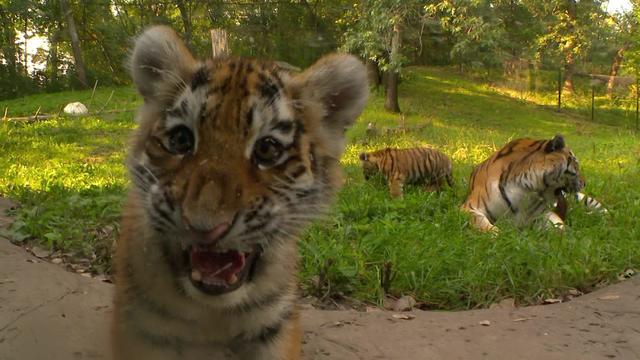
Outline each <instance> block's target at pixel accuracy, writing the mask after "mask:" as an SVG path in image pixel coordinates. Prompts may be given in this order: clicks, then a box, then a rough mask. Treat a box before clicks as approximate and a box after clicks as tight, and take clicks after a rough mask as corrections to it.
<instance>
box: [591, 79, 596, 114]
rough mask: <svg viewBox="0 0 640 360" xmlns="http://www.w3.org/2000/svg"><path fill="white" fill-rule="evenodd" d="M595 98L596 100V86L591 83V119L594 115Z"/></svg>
mask: <svg viewBox="0 0 640 360" xmlns="http://www.w3.org/2000/svg"><path fill="white" fill-rule="evenodd" d="M595 100H596V87H595V86H594V85H591V121H593V120H594V115H595Z"/></svg>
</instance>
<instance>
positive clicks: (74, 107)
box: [63, 101, 89, 116]
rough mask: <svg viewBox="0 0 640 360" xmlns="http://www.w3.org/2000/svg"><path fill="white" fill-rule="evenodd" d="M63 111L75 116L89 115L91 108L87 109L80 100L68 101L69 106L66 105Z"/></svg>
mask: <svg viewBox="0 0 640 360" xmlns="http://www.w3.org/2000/svg"><path fill="white" fill-rule="evenodd" d="M63 111H64V113H65V114H68V115H74V116H79V115H87V114H88V113H89V109H87V107H86V106H85V105H84V104H83V103H81V102H78V101H76V102H72V103H68V104H67V106H65V107H64V110H63Z"/></svg>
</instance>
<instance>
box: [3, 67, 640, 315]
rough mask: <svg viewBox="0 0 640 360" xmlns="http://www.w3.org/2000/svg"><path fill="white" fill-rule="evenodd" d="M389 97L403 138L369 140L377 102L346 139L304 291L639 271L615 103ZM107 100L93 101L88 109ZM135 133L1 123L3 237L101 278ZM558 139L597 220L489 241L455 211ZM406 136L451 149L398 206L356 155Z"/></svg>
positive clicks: (453, 83) (439, 93)
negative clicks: (436, 189) (571, 106)
mask: <svg viewBox="0 0 640 360" xmlns="http://www.w3.org/2000/svg"><path fill="white" fill-rule="evenodd" d="M400 91H401V99H402V102H403V103H402V106H403V108H404V109H405V114H404V116H405V122H406V127H407V129H408V130H407V131H406V133H404V134H403V133H402V131H399V132H398V131H396V132H394V133H393V135H385V132H384V131H381V135H379V136H376V137H372V138H371V137H367V135H366V127H367V124H368V123H369V122H374V123H375V124H376V125H377V127H378V128H379V129H381V130H382V129H383V128H384V127H395V126H397V123H398V118H397V115H392V114H389V113H387V112H385V111H383V110H382V108H383V102H384V99H383V98H381V97H380V96H375V95H374V96H372V98H371V101H370V104H369V105H368V106H367V108H366V110H365V112H364V114H363V115H362V117H361V118H360V119H359V121H358V123H357V124H356V126H355V127H354V128H353V129H351V130H350V131H349V132H348V138H349V142H348V146H347V149H346V153H345V155H344V157H343V159H342V163H343V165H344V168H345V173H346V184H345V186H344V188H343V190H342V191H340V193H339V196H338V199H337V202H336V204H335V206H333V208H332V211H331V212H330V215H329V217H328V218H327V219H326V220H324V221H320V222H318V223H316V224H315V225H314V226H312V227H311V229H309V231H307V232H306V233H305V235H304V236H303V237H302V239H301V241H300V249H301V253H302V260H301V270H302V274H301V284H302V287H303V289H304V291H305V292H307V293H312V294H321V295H326V296H334V295H336V294H337V293H339V292H341V293H343V294H347V295H350V296H354V297H356V298H358V299H362V300H366V301H370V302H380V301H381V299H382V297H383V295H384V291H383V289H382V288H383V287H382V285H381V277H382V276H385V271H386V273H387V275H388V273H389V272H391V273H392V274H391V275H392V276H390V277H391V278H393V280H392V281H390V283H389V284H388V285H389V286H388V291H389V292H390V293H391V294H394V295H401V294H412V295H414V296H415V297H416V299H418V300H419V301H421V302H423V303H425V304H426V305H427V306H428V307H431V308H438V309H463V308H475V307H482V306H487V305H488V304H490V303H492V302H495V301H498V300H500V299H503V298H508V297H514V298H516V299H517V301H518V302H520V303H535V302H537V301H539V300H540V299H541V298H544V297H548V296H561V295H562V294H563V293H564V292H565V291H566V290H567V289H569V288H572V287H573V288H578V289H580V290H589V289H591V288H592V287H593V286H594V284H596V283H598V282H600V281H606V280H611V279H614V278H615V276H616V274H618V273H619V272H621V271H623V270H624V269H626V268H636V269H637V268H638V267H639V266H640V255H639V253H638V251H637V249H638V246H640V223H638V221H637V218H638V217H639V216H640V201H638V199H640V192H639V190H638V189H640V172H639V170H638V169H640V167H639V165H640V157H639V156H640V155H639V154H640V146H639V145H638V135H637V134H636V133H635V132H633V131H631V130H629V129H628V124H625V123H621V122H620V121H619V117H618V116H617V113H615V111H614V110H615V109H611V110H607V109H605V110H602V111H603V112H604V113H610V115H609V116H608V117H606V118H603V119H604V120H603V121H604V122H605V123H606V124H601V123H599V122H594V123H592V122H589V121H586V119H587V117H583V116H580V115H578V114H576V113H574V112H572V111H570V110H569V111H566V112H563V113H557V112H555V111H554V110H553V107H552V106H546V105H545V102H544V101H543V100H544V99H542V98H531V100H530V101H529V102H527V101H522V100H516V99H514V98H513V97H510V96H509V93H508V92H506V91H505V92H503V93H497V92H496V91H495V89H494V88H489V87H488V86H485V85H483V84H481V83H474V82H469V81H468V80H467V79H465V78H463V77H460V76H459V75H455V74H454V73H452V72H450V71H449V70H447V69H442V68H438V69H435V68H416V67H410V68H407V69H406V70H405V80H404V81H403V83H402V85H401V87H400ZM109 94H110V90H107V91H106V92H104V91H103V92H100V93H99V95H96V97H97V96H100V102H102V101H104V100H103V99H104V97H105V96H108V95H109ZM134 96H135V95H134V94H133V91H132V90H131V89H128V88H122V89H120V90H118V91H116V94H115V95H114V97H113V100H112V102H113V104H118V107H119V108H123V107H124V108H129V107H133V106H135V105H136V104H135V102H134V101H133V100H132V99H133V97H134ZM88 97H90V91H85V92H75V93H63V94H58V95H57V96H50V95H48V96H46V97H45V96H42V95H38V96H33V97H29V98H28V99H27V101H24V100H22V99H19V100H14V101H11V102H3V103H2V104H0V105H1V106H8V107H9V108H11V109H16V111H18V112H22V113H24V114H32V113H33V112H35V109H36V108H37V106H42V108H43V109H45V108H46V109H58V108H59V107H60V105H61V104H64V103H66V102H68V101H70V100H71V99H75V98H83V99H87V98H88ZM29 106H31V108H29ZM418 125H419V126H420V127H417V126H418ZM134 126H135V125H134V123H133V114H131V113H121V114H116V115H113V114H110V115H109V116H105V118H102V119H98V118H93V117H89V118H83V119H77V118H73V119H67V118H60V119H57V120H51V121H43V122H37V123H14V122H8V123H7V122H5V123H0V172H1V173H2V174H3V176H2V177H1V178H0V195H1V196H9V197H12V198H15V199H16V200H18V201H19V202H20V204H21V206H20V208H19V209H18V210H17V213H16V216H17V221H16V223H15V225H14V226H13V228H12V231H13V233H14V235H15V236H16V237H17V240H22V241H39V242H41V243H42V244H45V245H49V246H52V247H53V248H55V249H62V250H64V251H72V252H79V253H80V254H82V255H83V256H87V257H89V258H90V259H93V264H94V270H97V271H104V270H107V271H108V270H109V267H110V265H109V264H110V248H111V244H112V243H113V241H114V239H115V238H116V236H117V231H118V214H119V212H120V207H121V204H122V200H123V198H124V193H125V188H126V186H127V180H126V176H125V171H124V165H123V159H124V153H125V143H126V139H127V137H128V135H129V133H130V131H131V130H132V128H133V127H134ZM411 129H415V130H411ZM556 133H562V134H564V135H565V137H566V139H567V144H568V145H569V146H571V147H572V149H573V151H574V152H575V153H576V155H577V156H578V158H579V159H580V161H581V165H582V168H583V173H584V175H585V177H586V181H587V188H586V191H587V192H588V193H589V194H590V195H593V196H595V197H596V198H598V199H599V200H601V201H602V202H603V203H604V204H605V205H606V206H607V207H608V208H609V210H610V212H611V214H610V215H608V216H601V215H597V214H589V213H587V212H586V211H585V210H584V209H583V208H581V207H579V206H578V205H576V204H571V208H570V213H569V222H568V227H567V229H566V231H565V232H563V233H559V232H554V231H537V230H535V229H525V230H517V229H514V228H513V227H512V226H510V225H509V224H508V223H506V222H504V223H500V224H499V226H500V227H501V229H502V231H501V233H500V234H499V235H498V236H496V237H492V236H491V235H487V234H480V233H477V232H476V231H473V230H471V229H470V228H469V227H468V224H467V218H466V217H465V216H464V215H462V214H461V213H460V212H459V210H458V206H459V205H460V204H461V203H462V201H463V200H464V198H465V196H466V191H467V181H468V177H469V174H470V172H471V169H472V167H473V165H474V164H477V163H478V162H480V161H482V160H483V159H484V158H486V157H487V156H488V155H489V154H491V153H492V152H493V151H495V150H496V149H497V147H499V146H501V145H502V144H504V143H505V142H507V141H508V140H510V139H514V138H517V137H522V136H531V137H535V138H549V137H551V136H553V135H554V134H556ZM418 144H431V145H434V146H436V147H438V148H439V149H441V150H443V151H444V152H445V153H446V154H448V155H449V156H450V157H451V158H452V160H453V163H454V178H455V181H456V185H455V188H454V189H453V190H451V189H446V190H445V191H444V192H441V193H426V192H424V191H422V189H421V188H420V187H417V186H409V187H408V188H407V189H406V192H405V197H404V198H403V199H401V200H392V199H390V198H389V195H388V189H387V187H386V184H385V183H384V180H382V179H380V178H378V179H373V180H371V181H368V182H365V181H364V179H363V177H362V173H361V170H360V169H359V166H358V165H359V161H358V153H359V152H360V151H363V150H371V149H376V148H380V147H383V146H411V145H418ZM94 256H95V258H94ZM385 269H387V270H385ZM389 269H390V271H389ZM393 275H394V276H393Z"/></svg>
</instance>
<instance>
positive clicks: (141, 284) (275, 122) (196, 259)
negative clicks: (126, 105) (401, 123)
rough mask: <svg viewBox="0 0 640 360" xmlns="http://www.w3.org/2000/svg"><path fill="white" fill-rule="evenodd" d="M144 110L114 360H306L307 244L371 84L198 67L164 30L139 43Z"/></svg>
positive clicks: (221, 65)
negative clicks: (303, 290)
mask: <svg viewBox="0 0 640 360" xmlns="http://www.w3.org/2000/svg"><path fill="white" fill-rule="evenodd" d="M131 69H132V77H133V80H134V83H135V84H136V87H137V89H138V92H139V93H140V95H141V96H142V98H143V99H144V104H143V105H142V107H141V108H140V111H139V112H138V115H137V122H138V128H137V129H136V130H135V133H134V135H133V137H132V141H131V145H130V149H129V154H128V159H127V166H128V169H129V174H130V176H131V180H132V181H131V183H132V184H131V188H130V190H129V196H128V200H127V203H126V205H125V207H124V210H123V217H122V227H121V232H120V238H119V240H118V245H117V253H116V294H115V299H114V305H115V306H114V313H113V325H112V335H113V354H114V357H115V359H120V360H123V359H219V358H224V359H298V358H299V356H300V346H301V334H300V327H299V324H298V314H297V311H296V306H295V299H296V289H297V283H296V273H297V260H298V254H297V246H296V241H297V236H298V234H300V232H301V231H303V230H304V229H305V227H306V226H307V225H308V224H309V223H310V222H311V221H313V220H314V219H316V218H317V217H318V216H320V215H321V214H322V213H323V212H324V210H325V209H326V208H327V207H328V206H329V204H330V201H331V199H332V197H333V195H334V194H335V192H336V190H337V188H338V187H339V186H340V185H341V176H340V173H341V169H340V164H339V162H338V159H340V157H341V155H342V152H343V150H344V132H345V129H346V128H348V127H349V126H351V125H352V124H353V122H354V121H355V119H356V118H357V117H358V116H359V114H360V113H361V112H362V109H363V107H364V105H365V103H366V99H367V95H368V86H367V82H366V71H365V68H364V66H363V65H362V63H361V62H360V61H359V60H358V59H356V58H355V57H353V56H350V55H344V54H333V55H328V56H325V57H323V58H322V59H320V60H319V61H318V62H316V63H315V64H314V65H312V66H311V67H310V68H308V69H307V70H305V71H302V72H300V73H291V72H290V68H289V67H286V68H285V67H283V66H282V65H279V64H278V63H272V62H266V61H259V60H255V59H243V58H234V57H225V58H214V59H208V60H203V61H200V60H196V59H195V58H194V57H193V56H192V55H191V54H190V53H189V51H188V50H187V48H186V46H185V45H184V43H183V42H182V40H180V39H179V37H178V36H177V35H176V34H175V32H174V31H173V30H171V29H169V28H167V27H163V26H156V27H151V28H149V29H147V30H146V31H145V32H144V33H143V34H142V35H140V37H139V38H138V39H137V40H136V44H135V49H134V50H133V53H132V59H131Z"/></svg>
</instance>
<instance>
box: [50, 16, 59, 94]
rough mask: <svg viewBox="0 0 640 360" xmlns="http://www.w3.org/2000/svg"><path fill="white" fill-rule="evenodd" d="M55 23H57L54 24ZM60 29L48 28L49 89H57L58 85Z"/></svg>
mask: <svg viewBox="0 0 640 360" xmlns="http://www.w3.org/2000/svg"><path fill="white" fill-rule="evenodd" d="M55 23H57V21H56V22H55ZM59 39H60V29H59V27H58V26H56V25H55V24H54V25H53V26H52V27H51V28H49V59H48V64H47V69H48V72H49V87H50V88H53V89H57V85H58V63H59V61H58V60H59V59H58V41H59Z"/></svg>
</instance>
